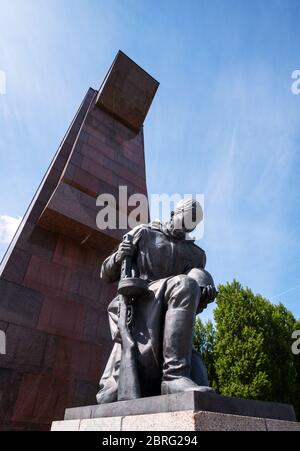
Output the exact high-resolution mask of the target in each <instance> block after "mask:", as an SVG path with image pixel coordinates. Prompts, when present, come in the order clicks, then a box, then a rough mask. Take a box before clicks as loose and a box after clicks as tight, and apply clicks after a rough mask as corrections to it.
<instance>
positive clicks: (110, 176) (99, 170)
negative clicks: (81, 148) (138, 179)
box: [82, 157, 117, 185]
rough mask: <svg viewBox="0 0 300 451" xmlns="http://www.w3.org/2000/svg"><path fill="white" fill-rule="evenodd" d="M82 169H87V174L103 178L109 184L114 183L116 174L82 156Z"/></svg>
mask: <svg viewBox="0 0 300 451" xmlns="http://www.w3.org/2000/svg"><path fill="white" fill-rule="evenodd" d="M82 169H83V170H85V171H87V172H88V173H89V174H92V175H94V176H95V177H97V178H98V179H100V180H104V181H105V182H106V183H109V184H111V185H115V184H116V180H117V178H116V175H115V174H114V173H113V172H112V171H111V170H109V169H106V168H105V167H103V166H101V165H99V164H97V163H95V162H94V161H92V160H89V159H88V158H86V157H83V159H82Z"/></svg>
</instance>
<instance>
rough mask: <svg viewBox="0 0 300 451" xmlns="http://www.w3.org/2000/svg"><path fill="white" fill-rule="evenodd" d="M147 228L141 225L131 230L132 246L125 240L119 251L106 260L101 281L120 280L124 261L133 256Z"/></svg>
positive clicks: (111, 281)
mask: <svg viewBox="0 0 300 451" xmlns="http://www.w3.org/2000/svg"><path fill="white" fill-rule="evenodd" d="M145 227H146V226H145V225H141V226H138V227H136V228H134V229H133V230H131V231H130V232H129V235H131V236H133V241H132V244H129V243H126V242H124V240H123V241H122V242H121V243H120V245H119V248H118V250H117V251H116V252H114V253H113V254H112V255H110V256H109V257H108V258H107V259H106V260H104V262H103V264H102V267H101V272H100V277H101V279H103V280H105V282H108V283H113V282H116V281H117V280H119V279H120V275H121V266H122V261H123V259H124V258H125V257H126V256H127V255H132V254H133V252H134V250H135V247H136V245H137V242H138V241H139V239H140V238H141V236H142V233H143V230H144V228H145Z"/></svg>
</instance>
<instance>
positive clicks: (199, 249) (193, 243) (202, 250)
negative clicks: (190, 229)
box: [191, 241, 205, 255]
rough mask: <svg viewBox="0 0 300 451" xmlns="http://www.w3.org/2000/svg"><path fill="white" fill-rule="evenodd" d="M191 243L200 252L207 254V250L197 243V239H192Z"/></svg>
mask: <svg viewBox="0 0 300 451" xmlns="http://www.w3.org/2000/svg"><path fill="white" fill-rule="evenodd" d="M191 245H192V246H193V248H194V249H195V251H197V252H198V253H199V254H202V255H205V250H204V249H202V247H200V246H198V244H196V243H195V241H191Z"/></svg>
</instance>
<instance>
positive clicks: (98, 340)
mask: <svg viewBox="0 0 300 451" xmlns="http://www.w3.org/2000/svg"><path fill="white" fill-rule="evenodd" d="M108 337H110V329H109V321H108V315H107V312H106V310H105V311H102V310H99V309H95V308H92V307H88V308H87V311H86V317H85V323H84V339H85V340H88V341H90V342H92V343H95V344H99V345H101V344H102V343H103V340H107V339H108Z"/></svg>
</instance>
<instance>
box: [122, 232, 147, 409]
mask: <svg viewBox="0 0 300 451" xmlns="http://www.w3.org/2000/svg"><path fill="white" fill-rule="evenodd" d="M124 241H125V242H128V243H132V236H130V235H126V236H125V237H124ZM146 292H148V284H147V282H146V281H145V280H142V279H139V278H137V277H133V271H132V256H126V257H125V258H124V260H123V262H122V269H121V280H120V282H119V286H118V294H119V302H120V304H119V320H118V327H119V333H120V337H121V343H122V355H121V362H120V370H119V383H118V401H126V400H130V399H137V398H140V397H141V389H140V382H139V377H138V366H137V346H136V343H135V341H134V339H133V337H132V334H131V326H132V323H133V320H134V300H135V298H136V297H138V296H141V295H142V294H145V293H146Z"/></svg>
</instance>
